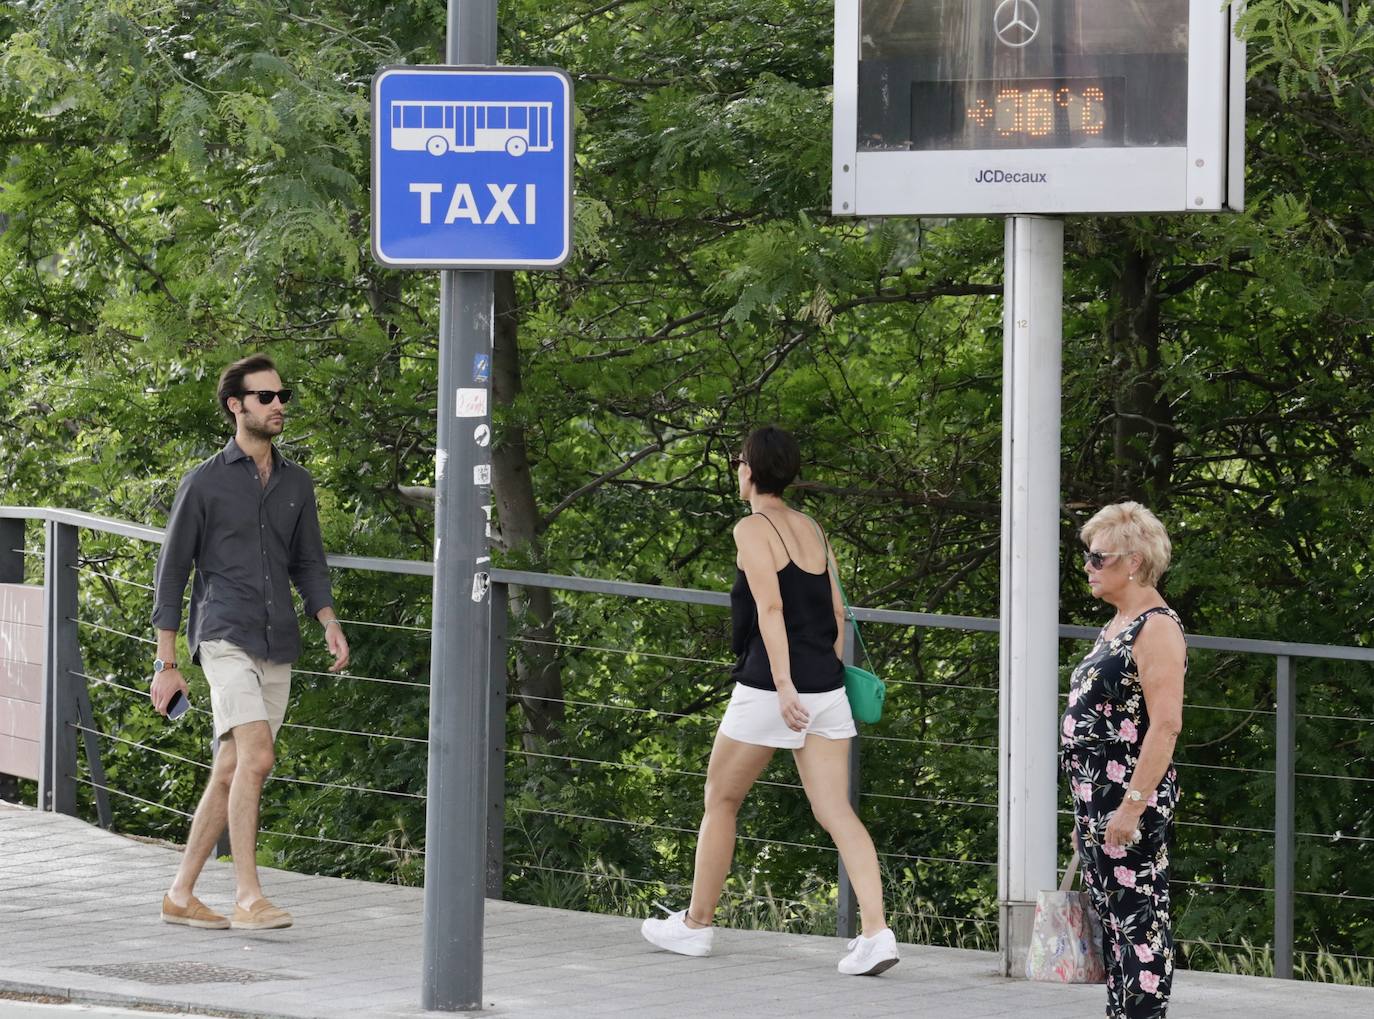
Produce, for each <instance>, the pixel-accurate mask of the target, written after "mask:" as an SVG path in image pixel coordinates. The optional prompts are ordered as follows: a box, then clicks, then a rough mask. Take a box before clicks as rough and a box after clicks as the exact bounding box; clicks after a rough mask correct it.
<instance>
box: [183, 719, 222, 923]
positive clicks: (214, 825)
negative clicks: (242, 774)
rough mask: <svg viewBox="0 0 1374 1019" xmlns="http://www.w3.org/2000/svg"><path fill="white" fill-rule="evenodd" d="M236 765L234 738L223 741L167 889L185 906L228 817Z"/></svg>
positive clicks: (216, 753)
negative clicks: (174, 873) (231, 786)
mask: <svg viewBox="0 0 1374 1019" xmlns="http://www.w3.org/2000/svg"><path fill="white" fill-rule="evenodd" d="M234 764H235V754H234V741H233V740H232V739H222V740H220V744H219V749H218V750H217V751H216V752H215V763H214V766H213V767H212V768H211V769H210V781H209V782H207V783H205V792H203V793H201V796H200V803H199V804H197V805H196V812H195V816H194V817H192V818H191V833H190V834H189V835H187V836H186V849H185V850H184V851H183V852H182V854H181V865H180V866H178V867H177V875H176V877H175V878H173V879H172V887H171V888H169V889H168V890H167V897H168V898H170V899H171V900H172V902H174V903H175V904H176V905H178V906H181V907H182V908H185V907H186V905H187V903H188V902H189V901H190V898H191V896H192V894H194V892H195V889H196V881H197V880H198V879H199V878H200V872H201V871H202V870H203V869H204V868H205V861H206V860H208V859H209V858H210V854H211V853H212V852H214V850H215V843H216V842H218V841H219V837H220V833H221V832H223V831H224V825H225V823H226V821H227V820H228V817H229V787H230V785H231V783H232V782H233V780H234Z"/></svg>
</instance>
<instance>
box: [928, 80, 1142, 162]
mask: <svg viewBox="0 0 1374 1019" xmlns="http://www.w3.org/2000/svg"><path fill="white" fill-rule="evenodd" d="M1125 86H1126V82H1125V79H1124V78H1118V77H1112V78H1102V77H1091V78H1089V77H1074V78H1000V79H999V78H984V79H978V80H972V81H916V82H912V84H911V140H912V147H913V148H916V149H1076V148H1087V147H1094V148H1096V147H1103V146H1119V145H1121V144H1122V140H1123V138H1124V137H1125V126H1126V125H1125V116H1124V113H1125V103H1124V102H1123V101H1122V97H1123V96H1124V95H1125V93H1126V87H1125Z"/></svg>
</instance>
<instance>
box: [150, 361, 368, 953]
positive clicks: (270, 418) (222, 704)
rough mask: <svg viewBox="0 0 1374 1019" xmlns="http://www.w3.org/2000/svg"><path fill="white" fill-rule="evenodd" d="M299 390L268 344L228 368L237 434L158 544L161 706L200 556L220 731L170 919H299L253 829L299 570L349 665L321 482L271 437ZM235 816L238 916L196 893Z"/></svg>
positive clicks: (176, 682) (193, 620)
mask: <svg viewBox="0 0 1374 1019" xmlns="http://www.w3.org/2000/svg"><path fill="white" fill-rule="evenodd" d="M290 399H291V390H289V389H283V388H282V383H281V376H279V375H278V374H277V369H276V366H275V365H274V364H273V363H272V360H271V359H270V358H268V357H266V356H264V355H262V354H254V355H252V356H251V357H246V358H244V359H243V360H241V361H237V362H235V363H234V364H231V365H230V366H229V367H228V368H226V369H224V372H223V374H221V375H220V380H219V405H220V409H221V410H222V411H223V412H224V415H225V417H227V418H228V419H229V421H230V423H231V424H233V425H234V437H233V438H232V439H230V440H229V442H228V443H227V444H226V445H225V447H224V449H222V450H220V452H218V453H216V454H215V455H214V456H212V457H211V458H210V459H209V460H206V461H205V462H204V463H203V464H201V465H200V466H199V467H197V468H195V469H194V470H193V471H191V472H190V473H189V474H187V475H186V476H185V477H184V478H182V480H181V485H180V487H179V488H178V489H177V494H176V500H175V501H174V502H173V504H172V512H171V515H170V516H169V518H168V520H167V537H166V540H165V541H164V542H163V545H162V553H161V555H160V556H159V557H158V562H157V577H156V581H155V585H156V586H155V590H154V595H153V626H154V627H156V628H157V658H156V660H154V662H153V683H152V688H151V690H150V696H151V697H152V701H153V706H154V707H155V708H156V709H157V710H158V712H159V713H161V714H163V715H165V714H167V709H168V706H169V705H170V704H171V702H172V699H173V697H174V696H175V695H176V694H177V693H178V692H180V693H181V695H182V696H183V697H184V696H185V695H186V680H185V679H184V678H183V677H182V675H181V670H180V669H179V668H178V665H177V662H176V661H175V658H176V635H177V628H178V627H179V626H180V624H181V601H182V596H183V595H184V594H185V591H186V581H187V578H188V577H189V576H190V574H191V570H192V568H193V567H194V569H195V574H196V576H195V581H194V583H193V584H192V585H191V611H190V615H189V618H188V621H187V627H186V642H187V645H188V646H189V647H190V649H191V660H192V661H194V662H196V663H197V664H199V665H200V667H201V668H202V669H203V670H204V671H205V678H206V680H207V681H208V682H209V685H210V705H211V709H212V712H213V714H214V722H215V737H216V738H217V739H218V740H219V741H220V744H219V751H218V753H216V755H215V762H214V767H213V769H212V770H211V773H210V781H209V782H208V783H207V784H206V787H205V792H204V793H203V794H202V796H201V798H200V804H199V805H198V806H197V807H196V813H195V817H194V818H193V819H192V821H191V833H190V835H189V836H188V837H187V840H186V849H185V852H184V853H183V854H182V857H181V866H180V867H179V868H178V869H177V874H176V878H175V879H174V880H173V881H172V886H171V888H170V889H168V891H167V894H166V896H165V897H164V898H163V900H162V919H163V920H164V921H166V922H167V923H177V924H185V925H187V926H190V927H213V928H224V927H234V928H236V929H243V930H264V929H268V928H275V927H289V926H291V914H290V913H288V912H287V911H286V910H284V909H282V908H281V907H279V906H276V905H274V904H273V903H271V902H270V901H268V899H267V898H266V897H265V896H264V895H263V892H262V885H261V884H260V883H259V881H258V868H257V839H258V802H259V799H260V797H261V794H262V786H263V782H265V781H266V779H267V775H268V773H269V772H270V771H271V770H272V764H273V762H274V759H275V758H274V756H273V751H272V747H273V744H274V742H275V741H276V737H277V731H278V730H279V729H280V728H281V724H282V720H283V719H284V718H285V716H286V702H287V697H288V695H289V694H290V691H291V663H292V662H294V661H295V660H296V659H297V658H298V657H299V656H300V651H301V634H300V629H299V627H298V625H297V622H296V611H295V607H294V605H293V603H292V598H291V584H292V583H294V584H295V586H296V590H298V591H299V592H300V595H301V599H302V601H304V603H305V611H306V613H307V614H308V615H311V616H313V617H315V618H316V619H318V620H319V621H320V624H321V625H322V626H323V627H324V639H325V643H326V645H327V646H328V648H329V652H330V653H331V654H332V655H333V656H334V662H333V664H332V665H331V666H330V671H331V672H338V671H339V670H341V669H343V668H344V667H346V666H347V665H348V641H347V640H345V639H344V635H343V627H342V626H341V625H340V624H339V620H338V619H336V618H335V616H334V607H333V599H332V597H331V596H330V589H329V571H328V568H327V566H326V565H325V558H324V544H323V542H322V540H321V538H320V521H319V516H318V514H317V512H316V508H315V486H314V482H313V481H312V480H311V477H310V475H309V474H308V473H307V472H306V471H305V469H304V468H302V467H300V466H299V465H297V464H294V463H292V462H291V461H290V460H287V459H286V458H285V457H284V456H282V455H281V453H280V452H278V451H277V448H276V447H275V446H274V445H273V443H272V440H273V439H274V438H275V437H276V436H278V435H280V434H281V432H282V428H283V427H284V425H285V405H286V403H287V402H288V401H289V400H290ZM226 823H227V824H228V826H229V847H230V849H231V850H232V852H233V857H234V879H235V884H236V888H237V891H236V895H235V901H234V913H233V919H232V921H231V920H230V919H228V918H227V917H224V916H221V915H220V914H218V913H216V912H214V911H213V910H211V909H209V908H208V907H207V906H206V905H205V904H204V903H203V902H201V901H200V900H199V899H197V898H196V897H195V895H194V894H193V893H194V890H195V884H196V879H197V878H198V877H200V872H201V869H202V868H203V867H204V866H205V861H206V860H207V859H208V858H209V856H210V853H211V852H212V851H213V849H214V846H215V843H216V842H217V841H218V840H219V837H220V834H221V833H222V832H223V831H224V827H225V824H226Z"/></svg>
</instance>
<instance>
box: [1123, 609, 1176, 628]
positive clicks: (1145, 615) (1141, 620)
mask: <svg viewBox="0 0 1374 1019" xmlns="http://www.w3.org/2000/svg"><path fill="white" fill-rule="evenodd" d="M1161 612H1162V613H1164V615H1166V616H1168V617H1169V618H1170V619H1172V620H1173V621H1174V622H1175V623H1177V624H1178V628H1179V629H1180V630H1182V629H1183V620H1181V619H1179V618H1178V613H1177V612H1175V611H1174V610H1173V609H1171V608H1169V606H1167V605H1156V606H1155V607H1154V608H1152V609H1146V610H1145V611H1144V612H1142V613H1141V614H1140V615H1139V616H1137V617H1136V620H1135V622H1134V623H1132V624H1131V625H1132V626H1133V627H1134V628H1135V629H1136V630H1139V629H1140V628H1141V627H1142V626H1144V625H1145V620H1147V619H1149V618H1150V617H1151V616H1156V615H1159V614H1160V613H1161Z"/></svg>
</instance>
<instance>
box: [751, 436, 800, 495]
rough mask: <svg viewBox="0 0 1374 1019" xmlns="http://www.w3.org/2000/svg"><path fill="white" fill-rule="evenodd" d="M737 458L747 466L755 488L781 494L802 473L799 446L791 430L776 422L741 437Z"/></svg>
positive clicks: (764, 491)
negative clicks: (743, 437) (745, 437)
mask: <svg viewBox="0 0 1374 1019" xmlns="http://www.w3.org/2000/svg"><path fill="white" fill-rule="evenodd" d="M740 457H741V458H742V459H743V460H744V462H745V463H747V464H748V465H749V476H750V477H751V478H752V479H753V482H754V488H755V490H757V491H759V492H762V493H764V494H765V495H782V493H783V491H784V490H785V489H786V488H787V486H788V485H790V484H792V481H793V479H795V478H796V476H797V475H798V474H799V473H801V449H799V448H798V446H797V440H796V439H794V438H792V433H791V432H789V431H786V430H785V429H782V428H779V427H777V426H776V425H765V426H764V427H763V428H755V429H754V430H753V431H752V432H750V433H749V438H747V439H745V440H744V447H743V448H742V449H741V450H740Z"/></svg>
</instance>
